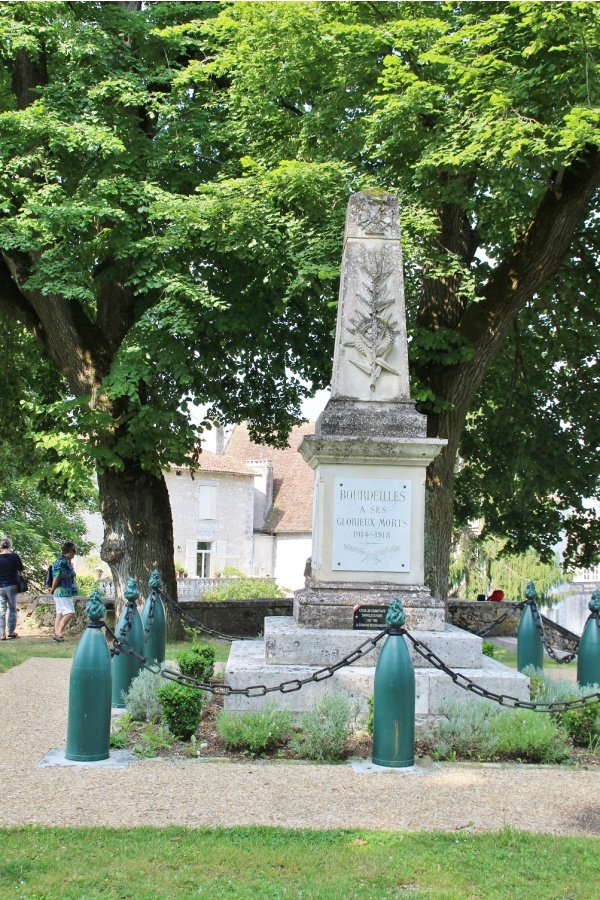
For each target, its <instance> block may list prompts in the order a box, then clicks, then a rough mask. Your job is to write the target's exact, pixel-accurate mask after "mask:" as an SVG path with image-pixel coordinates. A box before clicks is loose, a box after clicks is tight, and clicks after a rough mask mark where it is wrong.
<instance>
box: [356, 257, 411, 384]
mask: <svg viewBox="0 0 600 900" xmlns="http://www.w3.org/2000/svg"><path fill="white" fill-rule="evenodd" d="M365 256H366V259H364V260H363V266H362V268H361V270H360V272H359V276H360V279H361V281H362V288H363V291H364V293H361V292H359V291H357V294H356V296H357V298H358V300H359V301H360V302H361V303H362V305H363V307H364V312H362V311H360V310H359V311H357V313H356V314H355V318H351V319H350V325H349V326H347V328H346V330H347V332H348V333H349V334H351V335H352V337H351V338H350V340H347V341H345V342H344V346H345V347H354V348H355V349H356V350H357V351H358V353H359V354H360V356H361V357H362V360H360V359H359V360H357V359H352V358H350V362H351V363H352V364H353V365H355V366H356V367H357V368H358V369H360V370H361V371H363V372H364V373H365V374H366V375H368V376H369V377H370V385H369V386H370V389H371V390H372V391H374V390H375V387H376V384H377V379H378V378H379V376H380V375H381V372H382V370H384V371H386V372H390V373H391V374H392V375H399V374H400V373H399V372H398V371H397V370H396V369H394V368H393V367H392V366H390V364H389V363H388V362H386V359H385V357H386V356H387V355H388V353H389V352H390V350H391V349H392V347H393V346H394V341H395V340H396V335H398V334H399V333H400V329H399V328H398V322H397V321H396V320H395V319H393V318H392V317H391V316H389V317H387V318H386V317H385V316H384V315H383V313H384V312H385V310H386V309H387V308H388V307H389V306H391V305H392V304H393V303H394V302H395V300H396V298H395V297H394V296H392V295H391V294H390V290H389V287H388V280H389V278H390V276H391V275H392V274H393V271H394V270H393V266H392V265H391V263H389V262H388V260H387V254H386V253H385V251H383V252H382V253H381V254H377V253H369V254H365ZM363 360H364V362H363Z"/></svg>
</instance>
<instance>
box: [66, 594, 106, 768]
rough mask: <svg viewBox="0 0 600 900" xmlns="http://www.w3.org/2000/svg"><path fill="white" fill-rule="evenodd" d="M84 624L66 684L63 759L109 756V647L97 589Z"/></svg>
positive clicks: (88, 760)
mask: <svg viewBox="0 0 600 900" xmlns="http://www.w3.org/2000/svg"><path fill="white" fill-rule="evenodd" d="M85 611H86V615H87V616H88V619H89V621H88V626H87V628H86V630H85V631H84V633H83V636H82V638H81V640H80V641H79V645H78V647H77V650H76V652H75V656H74V658H73V665H72V666H71V679H70V684H69V719H68V724H67V750H66V753H65V756H66V758H67V759H71V760H74V761H76V762H97V761H98V760H101V759H108V758H109V755H110V753H109V744H110V696H111V683H112V675H111V671H110V651H109V649H108V645H107V643H106V640H105V637H104V633H103V632H102V625H101V623H100V620H101V619H103V618H104V614H105V613H106V607H105V606H104V603H103V602H102V594H101V593H100V591H92V593H91V595H90V599H89V600H88V603H87V606H86V608H85Z"/></svg>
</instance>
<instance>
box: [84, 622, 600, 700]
mask: <svg viewBox="0 0 600 900" xmlns="http://www.w3.org/2000/svg"><path fill="white" fill-rule="evenodd" d="M100 625H101V626H102V627H104V628H105V629H106V631H107V632H108V634H109V635H110V636H111V637H112V639H113V647H112V649H111V655H113V656H114V655H115V654H118V653H127V654H128V655H129V656H132V657H133V658H134V659H137V660H138V662H139V663H141V665H142V667H143V668H145V669H148V671H150V672H153V673H154V674H156V675H162V677H163V678H166V679H168V680H169V681H175V682H177V683H178V684H182V685H184V686H186V687H191V688H194V689H196V690H203V691H208V692H209V693H212V694H219V695H225V696H232V695H237V696H244V697H264V696H265V695H266V694H271V693H275V692H277V691H279V692H280V693H282V694H291V693H293V692H294V691H299V690H300V689H301V688H302V687H304V685H305V684H310V683H311V682H316V683H319V682H320V681H325V680H326V679H328V678H331V677H332V676H333V675H335V673H336V672H337V671H339V669H342V668H344V667H345V666H350V665H352V663H354V662H356V661H357V660H358V659H361V658H362V657H363V656H366V655H367V654H368V653H370V652H371V651H372V650H374V649H375V647H376V646H377V644H378V643H379V641H380V640H381V639H382V638H384V637H385V636H386V635H388V634H390V630H391V629H390V628H385V629H384V630H383V631H381V632H379V634H377V635H375V637H373V638H368V639H367V640H366V641H363V643H362V644H360V645H359V646H358V647H357V648H356V649H355V650H353V651H352V652H351V653H349V654H348V655H347V656H344V657H343V658H342V659H341V660H339V662H337V663H335V664H334V665H331V666H325V667H324V668H322V669H318V670H317V671H316V672H313V674H312V675H309V676H308V677H307V678H293V679H290V681H284V682H282V683H281V684H278V685H273V686H271V687H267V686H266V685H264V684H254V685H249V686H248V687H245V688H234V687H232V686H231V685H229V684H219V683H216V682H212V681H208V682H205V681H200V680H199V679H197V678H193V677H192V676H191V675H184V674H183V673H182V672H178V671H176V670H175V669H168V668H166V667H164V666H161V664H160V663H159V662H157V660H155V659H149V658H148V657H146V656H142V655H141V654H140V653H138V652H137V651H136V650H134V649H133V648H132V647H131V646H130V645H129V643H128V641H127V640H126V639H123V638H119V637H117V635H116V634H115V632H114V631H113V630H112V629H111V628H110V627H109V626H108V625H107V624H106V622H100ZM393 634H400V635H404V637H406V638H408V640H409V641H410V642H411V644H412V645H413V647H414V648H415V650H416V651H417V653H418V654H419V655H420V656H422V657H423V659H425V660H427V662H429V663H431V665H432V666H433V667H434V668H436V669H439V671H441V672H444V674H446V675H448V677H449V678H451V680H452V681H453V682H454V684H457V685H458V686H459V687H460V688H463V690H466V691H470V692H471V693H473V694H475V695H477V696H478V697H483V698H485V699H486V700H492V701H493V702H494V703H498V704H499V705H500V706H505V707H507V708H509V709H531V710H533V711H534V712H545V713H553V712H564V711H565V710H568V709H580V708H581V707H583V706H587V705H588V704H589V703H597V702H598V701H600V691H597V692H596V693H592V694H586V696H585V697H579V698H578V699H576V700H568V701H567V700H565V701H560V702H555V703H532V702H531V701H528V700H519V698H518V697H513V696H511V695H510V694H496V693H495V692H494V691H489V690H487V688H484V687H482V686H481V685H480V684H477V683H476V682H475V681H473V680H472V679H470V678H467V676H466V675H462V674H461V673H460V672H455V671H454V670H453V669H451V668H450V667H449V666H447V665H446V663H445V662H444V661H443V660H442V659H440V657H439V656H438V655H437V654H436V653H434V652H433V650H432V649H431V648H430V647H428V646H427V644H424V643H423V641H419V640H418V639H417V638H415V637H413V636H412V635H411V634H410V633H409V632H408V631H407V630H406V629H405V628H398V629H396V628H394V629H393Z"/></svg>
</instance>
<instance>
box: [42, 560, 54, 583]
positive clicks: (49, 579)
mask: <svg viewBox="0 0 600 900" xmlns="http://www.w3.org/2000/svg"><path fill="white" fill-rule="evenodd" d="M53 581H54V575H53V574H52V566H51V565H50V566H48V568H47V569H46V577H45V578H44V584H45V585H46V587H47V588H51V587H52V582H53Z"/></svg>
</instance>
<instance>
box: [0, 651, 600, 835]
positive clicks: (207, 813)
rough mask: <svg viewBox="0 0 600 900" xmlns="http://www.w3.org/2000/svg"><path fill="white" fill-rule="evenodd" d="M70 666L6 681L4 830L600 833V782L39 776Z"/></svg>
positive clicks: (221, 771) (512, 769)
mask: <svg viewBox="0 0 600 900" xmlns="http://www.w3.org/2000/svg"><path fill="white" fill-rule="evenodd" d="M70 665H71V660H69V659H41V658H38V659H29V660H28V661H27V662H25V663H23V664H22V665H21V666H17V667H15V668H13V669H10V670H9V671H8V672H6V673H4V674H2V675H0V689H1V692H2V698H3V703H2V729H1V732H0V780H1V783H2V786H3V789H2V803H1V806H0V825H2V826H14V825H23V824H33V823H36V824H41V825H106V826H116V827H127V828H130V827H136V826H140V825H156V826H163V825H187V826H192V827H198V826H233V825H279V826H283V827H288V828H316V829H328V828H358V829H360V828H373V829H389V830H408V831H416V830H434V829H443V830H450V831H452V830H461V831H491V830H496V829H499V828H502V827H504V826H512V827H514V828H520V829H524V830H527V831H531V832H546V833H550V834H582V833H587V834H600V772H599V771H598V770H585V769H569V768H560V767H545V766H519V765H496V764H459V763H443V764H441V765H439V766H438V767H435V768H434V769H433V770H431V772H430V773H428V774H425V775H421V776H417V775H414V774H400V772H398V771H389V772H387V773H386V774H385V775H366V774H359V773H357V772H355V771H353V769H352V768H351V767H350V766H349V765H339V766H327V765H311V764H306V763H289V762H287V763H286V762H282V763H259V762H248V763H237V762H236V763H228V762H219V761H214V762H213V761H209V762H202V761H199V760H191V759H190V760H189V761H183V762H181V761H168V760H152V759H148V760H136V761H135V762H133V763H131V764H130V765H129V766H128V768H126V769H109V770H107V769H100V768H81V767H79V768H74V767H70V768H36V763H37V762H39V760H40V759H42V757H44V755H45V754H46V753H47V752H48V751H49V750H51V749H56V748H62V749H64V746H65V740H66V727H67V703H68V686H69V669H70Z"/></svg>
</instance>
